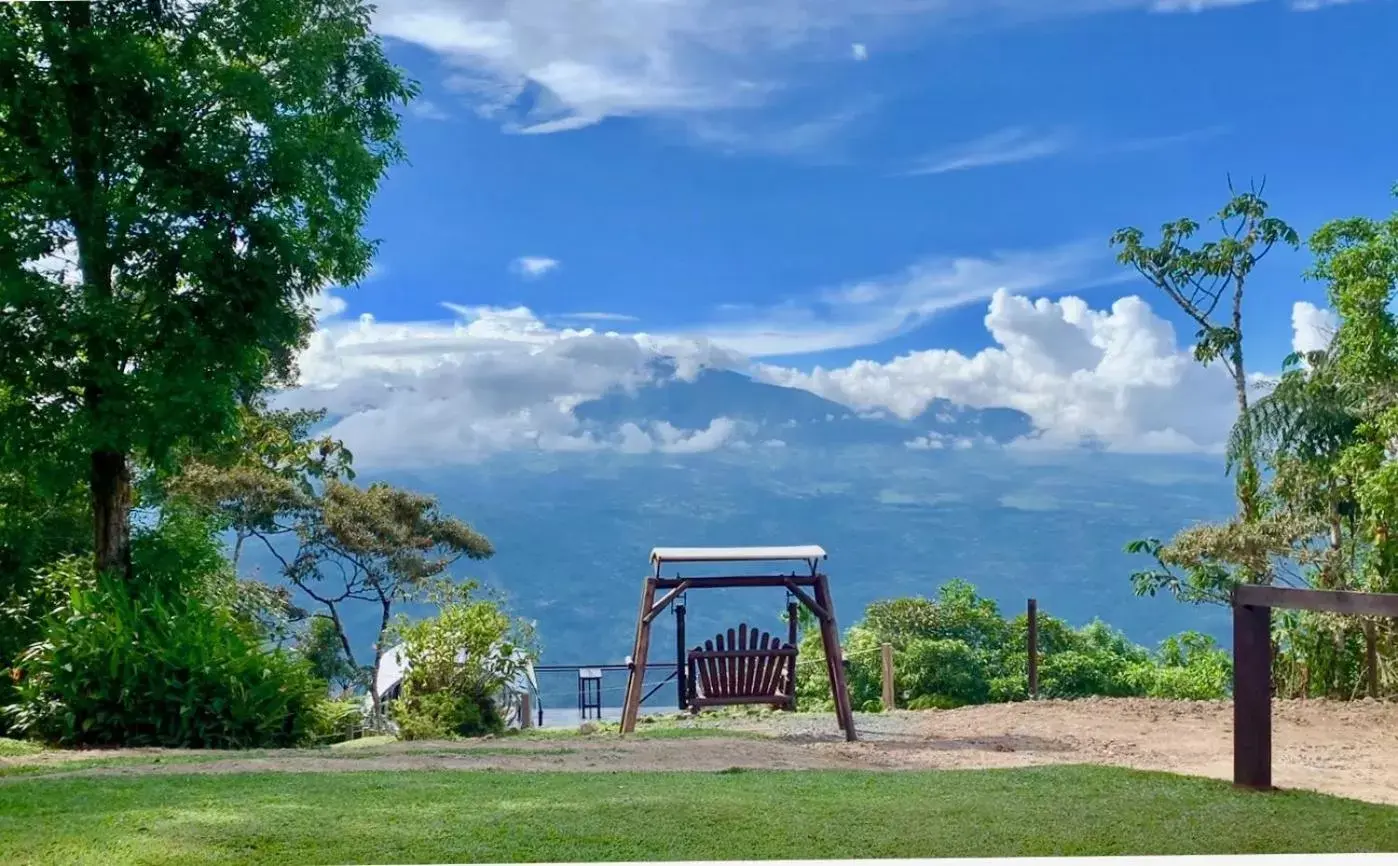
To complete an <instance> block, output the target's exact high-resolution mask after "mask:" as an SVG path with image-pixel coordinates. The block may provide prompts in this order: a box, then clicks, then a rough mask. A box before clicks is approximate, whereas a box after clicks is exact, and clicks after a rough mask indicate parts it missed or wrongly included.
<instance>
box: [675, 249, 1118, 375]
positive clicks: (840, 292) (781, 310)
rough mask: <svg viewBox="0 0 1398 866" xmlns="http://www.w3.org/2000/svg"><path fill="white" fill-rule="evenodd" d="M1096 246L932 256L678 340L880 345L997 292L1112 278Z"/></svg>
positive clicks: (770, 347) (776, 347) (768, 350)
mask: <svg viewBox="0 0 1398 866" xmlns="http://www.w3.org/2000/svg"><path fill="white" fill-rule="evenodd" d="M1118 276H1119V275H1118V274H1117V272H1116V270H1115V269H1113V268H1111V260H1110V257H1109V256H1104V255H1103V252H1102V249H1101V245H1100V244H1097V243H1088V242H1085V241H1084V242H1078V243H1072V244H1066V245H1063V246H1060V247H1056V248H1051V249H1046V250H1035V251H1022V252H1007V253H1000V254H995V255H990V256H985V257H957V258H944V257H943V258H929V259H926V260H924V261H922V262H919V263H917V264H915V265H913V266H911V267H909V268H906V269H904V270H903V271H901V272H898V273H895V274H890V275H887V276H884V277H878V278H874V279H868V280H861V281H857V282H853V283H849V284H846V285H842V286H838V287H834V288H831V289H828V290H825V291H822V292H817V293H815V294H813V295H809V296H804V297H798V298H791V299H789V300H787V301H785V302H783V303H780V304H776V305H772V306H767V307H754V306H739V307H733V308H730V310H729V311H728V312H729V314H728V315H726V316H724V317H723V318H721V319H719V320H715V321H710V322H707V323H704V324H701V325H696V326H694V327H691V328H688V329H685V331H684V333H683V334H682V335H675V337H676V338H679V337H684V338H703V339H705V340H708V341H710V342H712V343H713V344H714V345H716V346H720V347H722V348H725V349H730V350H732V351H735V352H739V353H741V354H743V355H746V356H749V357H771V356H793V355H805V354H812V353H817V352H824V351H830V350H834V349H851V348H858V347H861V346H871V345H876V344H878V343H882V342H884V341H885V340H889V339H891V338H893V337H896V336H899V335H900V334H904V333H907V332H908V331H910V330H913V329H914V328H917V327H919V326H920V325H923V324H925V323H926V322H927V321H928V320H930V319H931V318H933V317H934V316H936V315H937V314H939V313H942V312H945V311H947V310H950V309H954V308H957V307H961V306H964V305H966V304H970V303H975V302H978V301H983V300H985V299H987V298H989V297H991V296H992V295H993V294H994V293H995V292H996V291H997V290H1002V289H1003V290H1005V291H1009V292H1012V293H1016V294H1018V293H1034V292H1046V291H1050V290H1052V289H1055V288H1063V289H1065V290H1066V289H1069V288H1071V289H1075V290H1076V289H1082V288H1085V287H1088V286H1096V285H1103V284H1105V283H1108V282H1112V281H1114V280H1115V279H1116V278H1117V277H1118Z"/></svg>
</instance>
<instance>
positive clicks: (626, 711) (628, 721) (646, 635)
mask: <svg viewBox="0 0 1398 866" xmlns="http://www.w3.org/2000/svg"><path fill="white" fill-rule="evenodd" d="M654 604H655V578H654V577H647V578H646V583H645V588H644V589H642V590H641V612H640V613H639V614H638V615H637V616H636V646H635V649H634V650H633V651H632V653H631V670H630V673H629V675H628V676H627V680H626V702H625V703H624V704H623V705H622V708H621V732H622V733H623V734H629V733H632V732H633V731H635V730H636V719H637V717H638V716H640V714H641V692H642V690H643V689H644V688H645V684H646V654H647V653H649V652H650V621H649V620H648V619H647V618H646V614H648V613H650V609H651V607H652V606H653V605H654Z"/></svg>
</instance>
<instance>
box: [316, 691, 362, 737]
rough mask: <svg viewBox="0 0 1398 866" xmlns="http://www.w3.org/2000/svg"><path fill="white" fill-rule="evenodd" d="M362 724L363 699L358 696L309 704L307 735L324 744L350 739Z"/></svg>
mask: <svg viewBox="0 0 1398 866" xmlns="http://www.w3.org/2000/svg"><path fill="white" fill-rule="evenodd" d="M363 726H364V701H363V700H362V699H359V698H353V697H351V698H342V699H340V700H324V701H319V702H317V703H315V704H313V705H312V706H311V721H310V724H309V725H308V731H307V735H308V737H309V739H310V740H311V741H312V742H314V743H315V744H317V745H321V746H326V745H331V744H333V743H342V742H344V741H346V740H349V739H351V738H352V737H353V736H354V735H355V733H356V732H357V731H360V730H362V729H363Z"/></svg>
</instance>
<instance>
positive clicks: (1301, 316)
mask: <svg viewBox="0 0 1398 866" xmlns="http://www.w3.org/2000/svg"><path fill="white" fill-rule="evenodd" d="M1338 325H1339V320H1338V319H1336V318H1335V314H1334V313H1332V312H1331V311H1330V310H1324V309H1321V308H1320V307H1317V306H1316V305H1315V304H1311V303H1308V302H1306V301H1297V302H1296V303H1295V304H1294V305H1293V306H1292V308H1291V329H1292V333H1293V336H1292V340H1291V349H1292V351H1294V352H1301V353H1306V352H1319V351H1321V350H1322V349H1327V348H1329V347H1330V338H1331V337H1333V336H1334V335H1335V328H1336V327H1337V326H1338Z"/></svg>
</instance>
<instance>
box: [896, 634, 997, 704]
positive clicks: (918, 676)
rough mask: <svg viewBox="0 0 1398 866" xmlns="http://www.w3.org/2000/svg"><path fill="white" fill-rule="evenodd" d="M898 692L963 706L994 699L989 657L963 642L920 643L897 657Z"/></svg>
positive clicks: (920, 641) (911, 645)
mask: <svg viewBox="0 0 1398 866" xmlns="http://www.w3.org/2000/svg"><path fill="white" fill-rule="evenodd" d="M893 670H894V678H895V680H894V681H895V682H896V683H897V686H898V689H899V690H901V691H903V692H904V693H906V694H909V695H912V696H914V697H937V698H940V699H942V700H943V701H946V702H954V703H956V704H957V705H959V706H964V705H966V704H983V703H985V702H986V701H987V700H988V699H989V698H990V677H989V676H988V675H987V671H986V664H985V658H984V657H983V655H982V654H981V653H979V652H977V651H976V650H974V649H972V648H971V647H970V646H969V645H967V644H966V643H965V642H964V641H960V640H947V639H942V640H917V641H913V642H912V643H911V644H909V645H908V648H907V649H906V650H904V651H903V652H902V653H901V654H899V655H898V656H897V657H895V658H894V661H893Z"/></svg>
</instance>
